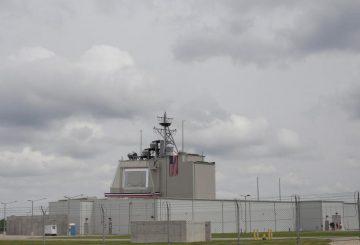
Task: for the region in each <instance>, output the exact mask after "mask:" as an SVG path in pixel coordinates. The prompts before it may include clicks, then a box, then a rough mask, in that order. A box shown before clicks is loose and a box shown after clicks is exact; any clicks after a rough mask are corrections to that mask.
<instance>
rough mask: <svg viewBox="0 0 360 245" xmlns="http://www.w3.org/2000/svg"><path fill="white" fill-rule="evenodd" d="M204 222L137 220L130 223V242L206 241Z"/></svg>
mask: <svg viewBox="0 0 360 245" xmlns="http://www.w3.org/2000/svg"><path fill="white" fill-rule="evenodd" d="M205 231H206V227H205V223H199V222H189V221H185V220H184V221H169V222H168V221H137V222H132V223H131V242H132V243H153V242H167V241H168V240H169V241H170V242H201V241H206V237H208V236H206V233H205Z"/></svg>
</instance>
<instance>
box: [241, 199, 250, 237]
mask: <svg viewBox="0 0 360 245" xmlns="http://www.w3.org/2000/svg"><path fill="white" fill-rule="evenodd" d="M241 196H242V197H244V198H245V233H246V232H247V219H246V198H247V197H249V196H250V194H246V195H241Z"/></svg>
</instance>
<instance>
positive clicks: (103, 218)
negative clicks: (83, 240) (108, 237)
mask: <svg viewBox="0 0 360 245" xmlns="http://www.w3.org/2000/svg"><path fill="white" fill-rule="evenodd" d="M100 208H101V223H102V244H105V210H104V207H103V205H102V204H101V205H100Z"/></svg>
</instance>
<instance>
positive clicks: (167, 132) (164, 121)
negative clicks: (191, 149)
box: [154, 112, 178, 152]
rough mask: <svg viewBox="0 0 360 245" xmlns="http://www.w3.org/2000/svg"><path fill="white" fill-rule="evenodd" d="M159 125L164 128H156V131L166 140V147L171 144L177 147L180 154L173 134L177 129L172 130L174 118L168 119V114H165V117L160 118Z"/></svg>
mask: <svg viewBox="0 0 360 245" xmlns="http://www.w3.org/2000/svg"><path fill="white" fill-rule="evenodd" d="M158 120H159V125H160V126H162V128H156V127H154V131H155V132H157V133H158V134H159V135H160V136H161V137H162V138H163V140H164V143H165V147H166V146H167V145H168V144H171V145H173V146H174V147H175V149H176V152H178V148H177V146H176V144H175V140H174V137H173V134H175V133H176V129H170V128H169V127H170V126H171V123H172V120H173V118H170V117H167V116H166V112H165V113H164V116H162V117H158Z"/></svg>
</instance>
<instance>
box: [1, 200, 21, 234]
mask: <svg viewBox="0 0 360 245" xmlns="http://www.w3.org/2000/svg"><path fill="white" fill-rule="evenodd" d="M15 202H17V201H12V202H1V204H2V205H4V235H6V227H7V222H6V220H7V219H6V205H8V204H12V203H15Z"/></svg>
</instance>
